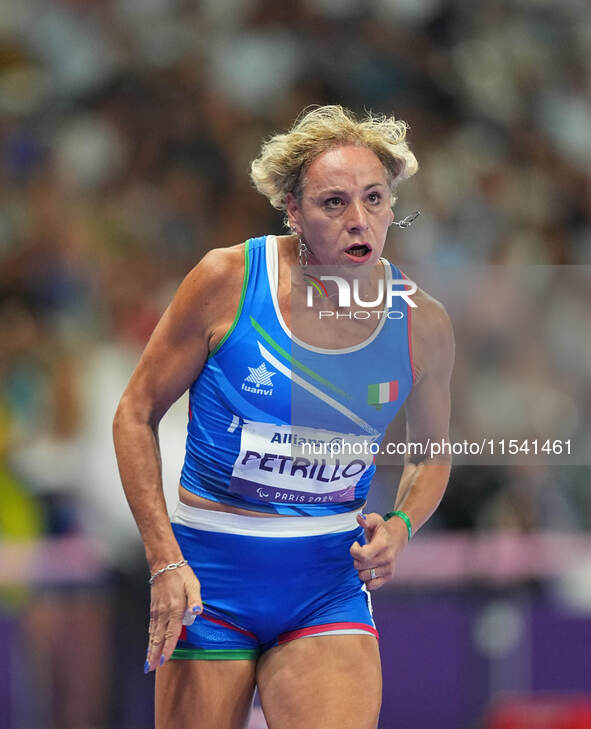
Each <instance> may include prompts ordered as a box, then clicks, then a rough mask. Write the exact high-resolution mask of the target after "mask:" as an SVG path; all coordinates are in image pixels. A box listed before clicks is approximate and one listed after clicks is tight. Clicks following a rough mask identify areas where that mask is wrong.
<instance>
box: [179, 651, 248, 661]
mask: <svg viewBox="0 0 591 729" xmlns="http://www.w3.org/2000/svg"><path fill="white" fill-rule="evenodd" d="M258 655H259V651H258V650H257V649H256V648H236V649H227V650H223V649H218V648H212V649H209V648H175V649H174V651H173V654H172V656H171V657H170V660H171V661H186V660H193V661H195V660H197V661H248V660H254V659H255V658H257V657H258Z"/></svg>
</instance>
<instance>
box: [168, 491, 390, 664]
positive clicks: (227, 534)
mask: <svg viewBox="0 0 591 729" xmlns="http://www.w3.org/2000/svg"><path fill="white" fill-rule="evenodd" d="M356 513H358V512H348V513H345V514H335V515H333V516H324V517H277V518H266V517H250V516H242V515H237V514H230V513H226V512H219V511H208V510H205V509H197V508H195V507H192V506H187V505H186V504H183V503H179V504H178V506H177V509H176V511H175V514H174V515H173V517H172V528H173V530H174V533H175V536H176V538H177V541H178V543H179V546H180V548H181V551H182V553H183V556H184V557H185V559H186V560H187V561H188V562H189V564H190V566H191V567H192V568H193V570H194V572H195V574H196V575H197V577H198V579H199V581H200V583H201V596H202V599H203V608H204V610H203V613H202V614H201V615H200V616H199V617H198V618H197V619H196V620H195V622H194V624H193V625H191V626H184V627H183V630H182V633H181V636H180V639H179V642H178V644H177V647H176V649H175V651H174V653H173V654H172V658H173V659H177V660H178V659H202V660H203V659H205V660H238V659H254V658H256V657H257V656H259V655H260V654H261V653H262V652H264V651H266V650H267V649H269V648H271V647H273V646H277V645H281V644H282V643H287V642H288V641H291V640H295V639H296V638H301V637H307V636H317V635H329V634H330V635H343V634H355V633H365V634H370V635H373V636H375V637H376V638H377V637H378V633H377V630H376V628H375V624H374V621H373V618H372V611H371V598H370V596H369V592H368V591H367V589H366V587H365V584H364V583H363V582H361V580H360V579H359V576H358V573H357V570H356V569H355V568H354V567H353V558H352V557H351V555H350V554H349V549H350V547H351V544H353V542H354V541H358V542H359V543H360V544H364V543H365V535H364V531H363V529H362V528H361V527H359V525H358V524H357V522H356V520H355V516H356Z"/></svg>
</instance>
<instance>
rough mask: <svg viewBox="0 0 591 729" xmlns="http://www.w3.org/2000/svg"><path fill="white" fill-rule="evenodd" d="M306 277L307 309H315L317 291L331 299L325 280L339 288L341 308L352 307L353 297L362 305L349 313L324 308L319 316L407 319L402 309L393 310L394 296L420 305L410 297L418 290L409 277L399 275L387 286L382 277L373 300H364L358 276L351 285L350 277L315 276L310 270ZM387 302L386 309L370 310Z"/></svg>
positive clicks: (408, 302)
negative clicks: (383, 316) (360, 291)
mask: <svg viewBox="0 0 591 729" xmlns="http://www.w3.org/2000/svg"><path fill="white" fill-rule="evenodd" d="M304 280H305V282H306V284H307V290H306V306H307V307H308V308H312V307H313V306H314V292H315V291H316V293H317V294H319V296H320V298H321V299H324V298H326V299H328V298H329V294H328V290H327V288H326V285H325V282H328V281H332V282H333V283H335V284H336V287H337V296H338V298H337V305H338V307H339V309H350V308H351V298H352V299H353V303H354V304H355V305H357V306H359V307H360V309H359V310H357V311H348V312H339V311H331V310H322V309H320V311H319V312H318V318H319V319H323V318H329V317H335V318H337V319H340V318H347V319H351V318H353V319H370V318H371V317H372V316H374V317H377V318H378V319H379V318H380V317H381V316H382V315H385V316H386V317H387V318H388V319H402V318H404V313H403V312H402V311H397V310H393V309H392V302H393V301H394V298H395V297H398V298H400V299H402V300H403V301H404V302H405V303H406V304H407V305H408V306H410V307H411V308H413V309H415V308H416V307H417V304H415V302H414V301H413V300H412V299H411V296H413V294H415V293H416V291H417V285H416V283H415V282H414V281H411V280H410V279H407V278H397V279H392V280H391V281H390V282H389V285H388V287H387V288H386V286H385V284H384V281H383V279H380V280H379V281H378V290H377V294H376V297H375V298H374V299H373V300H370V301H363V300H362V299H361V296H360V293H359V279H357V278H355V279H353V285H352V286H351V283H350V282H349V281H347V279H345V278H343V277H342V276H320V277H316V276H312V275H311V274H309V273H307V274H306V275H305V276H304ZM396 287H404V288H396ZM351 289H352V296H351ZM384 301H385V304H386V306H385V309H384V310H377V311H376V310H373V311H369V309H372V307H374V306H380V304H384Z"/></svg>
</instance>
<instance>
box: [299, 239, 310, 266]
mask: <svg viewBox="0 0 591 729" xmlns="http://www.w3.org/2000/svg"><path fill="white" fill-rule="evenodd" d="M298 243H299V246H298V263H299V264H300V266H301V267H302V268H305V267H306V266H307V265H308V257H309V255H310V249H309V248H308V246H307V245H306V244H305V243H304V241H303V240H302V238H301V236H300V234H299V233H298Z"/></svg>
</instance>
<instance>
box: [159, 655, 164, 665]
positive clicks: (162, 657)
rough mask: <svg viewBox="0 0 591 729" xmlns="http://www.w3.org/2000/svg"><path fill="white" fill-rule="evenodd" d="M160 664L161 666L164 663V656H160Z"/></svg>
mask: <svg viewBox="0 0 591 729" xmlns="http://www.w3.org/2000/svg"><path fill="white" fill-rule="evenodd" d="M160 665H161V666H163V665H164V656H160Z"/></svg>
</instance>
